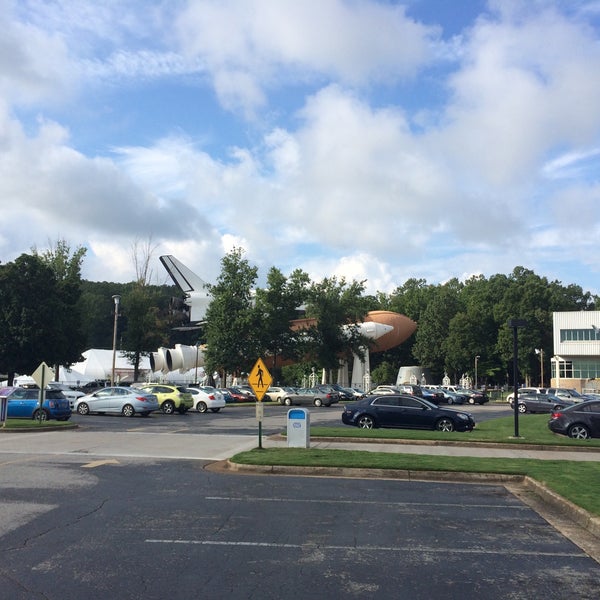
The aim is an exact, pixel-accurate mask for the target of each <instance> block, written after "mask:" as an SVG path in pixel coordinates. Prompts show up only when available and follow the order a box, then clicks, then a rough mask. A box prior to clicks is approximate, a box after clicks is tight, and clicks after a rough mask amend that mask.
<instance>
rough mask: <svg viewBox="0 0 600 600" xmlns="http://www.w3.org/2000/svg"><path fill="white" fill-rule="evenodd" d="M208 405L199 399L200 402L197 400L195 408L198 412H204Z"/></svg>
mask: <svg viewBox="0 0 600 600" xmlns="http://www.w3.org/2000/svg"><path fill="white" fill-rule="evenodd" d="M207 408H208V407H207V406H206V402H202V400H200V402H198V404H196V410H197V411H198V412H201V413H204V412H206V409H207Z"/></svg>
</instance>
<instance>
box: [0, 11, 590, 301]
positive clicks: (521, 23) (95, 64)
mask: <svg viewBox="0 0 600 600" xmlns="http://www.w3.org/2000/svg"><path fill="white" fill-rule="evenodd" d="M0 25H1V26H2V31H3V39H2V41H0V203H1V204H0V206H1V208H2V218H1V220H0V261H2V262H7V261H10V260H14V259H15V258H16V257H17V256H19V255H20V254H21V253H23V252H29V251H30V250H31V248H32V247H34V246H35V247H37V248H38V249H45V248H47V247H48V245H49V244H51V243H52V242H53V241H56V240H57V239H65V240H67V241H68V242H69V243H70V245H71V247H73V248H74V247H76V246H79V245H81V246H85V247H86V248H87V254H86V258H85V261H84V269H83V276H84V277H85V278H86V279H91V280H94V281H130V280H132V279H133V278H134V276H135V269H134V261H133V258H132V255H133V252H134V250H133V249H134V247H135V246H136V244H137V246H138V248H139V247H140V246H144V245H147V244H150V245H151V246H152V247H153V248H154V257H155V260H154V261H153V265H152V268H153V273H154V277H155V279H156V281H157V282H158V283H162V282H164V281H168V279H167V276H166V273H165V272H164V270H163V269H162V267H161V265H160V263H159V262H158V256H159V255H160V254H173V255H175V256H176V257H177V258H179V260H181V261H182V262H184V263H185V264H187V265H188V266H189V267H190V268H191V269H192V270H194V271H195V272H196V273H198V275H200V276H201V277H202V278H203V279H205V280H206V281H209V282H211V281H214V280H215V278H216V277H217V276H218V274H219V271H220V260H221V258H222V256H223V255H224V254H225V253H226V252H228V251H229V250H231V249H232V248H233V247H242V248H244V250H245V251H246V257H247V258H248V260H249V261H250V262H251V263H252V264H255V265H257V266H258V267H259V273H260V277H261V278H262V281H259V284H260V283H262V282H264V277H265V276H266V273H267V271H268V269H269V268H270V267H271V266H276V267H278V268H279V269H281V270H282V271H283V272H284V273H286V274H287V273H290V272H291V271H292V270H294V269H296V268H301V269H303V270H305V271H306V272H308V273H309V275H310V276H311V277H312V278H313V279H314V280H320V279H321V278H323V277H325V276H331V275H336V276H338V277H345V278H346V279H349V280H351V279H359V280H363V279H364V280H366V287H367V291H368V292H370V293H374V292H376V291H382V292H391V291H393V290H394V289H395V288H396V287H397V286H399V285H402V284H403V283H404V282H405V281H406V280H407V279H408V278H411V277H417V278H424V279H426V280H427V281H428V282H429V283H442V282H444V281H446V280H448V279H450V278H452V277H458V278H459V279H461V280H462V279H465V278H467V277H469V276H471V275H474V274H482V275H485V276H486V277H489V276H491V275H493V274H496V273H505V274H508V273H510V272H511V271H512V270H513V268H514V267H515V266H523V267H526V268H529V269H532V270H534V271H535V272H536V273H537V274H538V275H541V276H546V277H548V279H550V280H555V279H556V280H559V281H562V282H563V283H564V284H571V283H576V284H579V285H581V286H582V287H583V289H584V290H589V291H591V292H593V293H600V285H599V283H598V277H599V274H600V266H599V263H598V260H597V248H598V243H599V241H600V181H599V180H600V175H599V173H600V168H599V167H600V1H598V0H530V1H527V2H525V1H517V0H489V1H487V2H484V1H469V0H464V1H455V2H449V1H447V0H406V1H405V2H395V1H392V0H387V1H384V0H380V1H374V0H303V1H302V2H298V1H297V0H277V1H274V0H218V1H217V0H210V1H208V0H188V1H183V0H163V1H158V0H155V1H153V0H98V1H96V2H82V1H77V0H56V1H52V0H14V1H11V0H0Z"/></svg>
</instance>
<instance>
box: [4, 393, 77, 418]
mask: <svg viewBox="0 0 600 600" xmlns="http://www.w3.org/2000/svg"><path fill="white" fill-rule="evenodd" d="M0 397H5V398H6V401H7V404H6V416H7V418H9V419H39V420H40V421H47V420H48V419H56V420H57V421H68V420H69V419H70V418H71V406H70V404H69V400H68V399H67V398H65V396H64V394H63V393H62V392H61V391H60V390H52V389H47V390H45V393H44V402H43V404H42V408H41V409H40V390H39V389H37V388H23V387H16V386H10V387H5V388H2V389H1V390H0Z"/></svg>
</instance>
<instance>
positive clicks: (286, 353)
mask: <svg viewBox="0 0 600 600" xmlns="http://www.w3.org/2000/svg"><path fill="white" fill-rule="evenodd" d="M139 250H140V249H139V248H134V253H133V256H134V258H133V260H134V262H135V267H136V279H135V280H134V281H132V282H129V283H124V284H122V283H111V282H106V281H104V282H91V281H86V280H82V279H81V266H82V262H83V260H84V257H85V249H83V248H80V247H79V248H76V249H74V250H72V249H71V248H70V246H69V245H68V244H67V242H65V241H63V240H61V241H59V242H56V243H55V244H54V246H53V247H52V248H50V249H49V250H47V251H45V252H38V251H37V250H35V249H34V250H33V251H32V252H31V254H23V255H21V256H20V257H18V258H17V259H16V260H15V261H13V262H11V263H7V264H0V373H3V374H5V375H6V376H7V377H8V379H9V381H12V377H13V376H14V374H15V373H17V374H30V373H32V372H33V371H34V370H35V369H36V368H37V366H38V365H39V364H40V362H41V361H42V360H44V361H46V362H47V363H48V364H50V365H52V366H54V367H55V368H56V371H57V373H58V369H57V366H58V365H63V366H69V365H71V364H73V363H76V362H79V361H80V360H81V353H82V352H83V351H85V350H87V349H89V348H111V347H112V335H113V319H114V308H115V304H114V301H113V296H114V295H115V294H118V295H120V296H121V301H120V303H119V311H120V314H119V315H118V325H119V326H118V340H117V348H118V349H119V350H122V351H124V352H125V353H126V354H127V356H128V357H129V359H130V361H131V363H132V365H134V368H135V370H136V379H137V370H138V367H139V361H140V358H141V357H142V356H144V355H148V354H149V353H150V352H155V351H156V350H157V348H158V347H160V346H167V347H172V346H173V345H175V344H176V343H181V344H189V345H195V344H206V350H205V368H206V369H207V371H208V372H213V371H219V372H221V373H229V374H238V375H239V374H242V373H247V372H249V370H250V369H251V367H252V365H253V364H254V362H255V361H256V359H257V358H258V357H259V356H260V357H268V360H269V364H270V365H271V367H270V368H271V369H272V375H273V377H274V380H275V381H277V382H280V383H282V384H283V383H290V384H296V383H298V382H300V381H301V380H302V378H303V376H304V375H306V374H308V373H310V372H311V370H312V368H313V367H315V368H317V369H321V368H325V369H327V370H330V371H332V372H333V371H335V370H336V369H337V367H338V366H339V362H340V359H342V358H347V359H350V358H351V356H352V354H353V353H356V354H359V355H361V354H362V352H363V349H364V347H365V344H366V340H365V339H363V338H362V336H361V335H360V333H359V331H358V330H357V329H356V328H353V327H352V324H353V323H360V322H361V321H362V320H363V319H364V317H365V315H366V314H367V312H368V311H371V310H389V311H394V312H398V313H400V314H404V315H406V316H407V317H409V318H411V319H413V320H414V321H415V322H416V323H417V324H418V328H417V331H416V333H415V334H414V335H413V336H412V337H411V338H410V339H408V340H407V341H405V342H404V343H403V344H401V345H400V346H399V347H397V348H393V349H390V350H388V351H386V352H378V353H373V354H371V378H372V380H373V382H374V383H389V382H395V380H396V374H397V372H398V368H399V366H401V365H404V366H410V365H420V366H421V367H426V368H428V369H429V370H430V372H431V374H432V376H433V378H434V380H435V381H438V382H439V381H441V379H442V377H443V376H444V374H447V375H448V376H449V377H450V378H451V380H452V381H453V382H456V381H458V379H459V378H460V377H461V376H462V375H463V374H469V375H471V376H472V375H473V370H474V360H475V357H476V356H477V357H478V365H479V377H478V378H479V380H480V382H484V383H488V384H496V383H498V384H502V383H506V382H510V380H511V377H512V352H513V348H512V329H510V328H509V327H508V326H507V321H508V320H509V319H510V318H520V319H525V320H526V321H527V327H526V328H523V329H519V332H518V335H519V348H520V351H519V371H520V374H519V375H520V377H521V378H523V379H525V378H531V379H533V380H535V379H536V377H537V376H538V374H539V372H540V362H539V356H538V355H536V354H535V352H534V349H536V348H537V349H542V350H543V355H542V356H543V357H545V360H546V361H547V363H548V364H547V365H545V366H544V370H545V372H548V371H549V359H550V357H551V356H552V353H553V348H552V345H553V340H552V313H553V312H556V311H578V310H595V309H596V305H597V303H598V297H597V296H593V295H592V294H591V293H590V292H584V291H583V289H582V288H581V287H580V286H578V285H576V284H569V285H563V284H562V283H561V282H559V281H549V280H548V279H547V278H545V277H541V276H539V275H536V274H535V273H534V272H533V271H531V270H528V269H525V268H523V267H516V268H515V269H514V270H513V271H512V273H510V274H509V275H503V274H497V275H493V276H491V277H490V278H486V277H483V276H475V277H472V278H470V279H468V280H467V281H464V282H461V281H459V280H458V279H451V280H449V281H447V282H445V283H443V284H428V283H427V281H426V280H424V279H409V280H407V281H406V282H404V283H403V284H402V285H400V286H398V287H397V288H396V289H395V290H394V291H392V292H391V293H383V292H379V293H377V294H375V295H365V283H366V282H365V281H356V280H353V281H347V280H345V279H344V278H337V277H327V278H324V279H323V280H321V281H318V282H314V281H311V280H310V277H309V276H308V274H307V273H306V272H304V271H303V270H302V269H296V270H295V271H293V272H292V273H291V274H290V275H287V276H286V275H284V274H283V273H282V272H281V271H280V270H279V269H277V268H275V267H272V268H271V269H270V270H269V272H268V274H267V277H266V285H265V287H264V288H261V287H257V285H256V283H257V281H258V269H257V267H255V266H253V265H251V264H250V263H249V261H248V260H247V259H246V258H245V256H244V254H245V253H244V251H243V249H241V248H234V249H233V250H232V251H231V252H229V253H228V254H226V255H225V256H224V257H223V259H222V261H221V272H220V275H219V277H218V278H217V280H216V282H215V283H214V284H213V285H211V286H210V292H211V296H212V301H211V303H210V305H209V307H208V310H207V315H206V321H205V322H204V323H203V324H201V326H200V328H199V329H194V330H189V329H188V328H186V327H185V325H186V324H187V323H186V318H187V317H186V315H185V312H184V311H182V310H181V307H182V302H181V293H180V292H179V291H178V289H177V288H176V287H174V286H171V285H156V284H152V283H151V273H150V264H151V259H152V250H151V248H150V246H146V247H145V248H144V249H142V252H141V253H140V251H139ZM299 309H301V310H299ZM299 316H304V317H306V318H308V319H313V320H312V321H306V322H305V326H304V327H302V328H299V329H291V328H290V321H292V320H294V319H297V318H298V317H299ZM181 326H184V327H181ZM350 364H351V362H350Z"/></svg>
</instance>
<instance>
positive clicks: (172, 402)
mask: <svg viewBox="0 0 600 600" xmlns="http://www.w3.org/2000/svg"><path fill="white" fill-rule="evenodd" d="M140 389H142V390H144V391H145V392H148V393H149V394H154V395H155V396H156V397H157V398H158V404H159V406H160V410H162V412H163V413H165V414H166V415H170V414H173V413H174V412H175V411H177V412H178V413H179V414H182V415H183V414H185V413H186V412H187V411H188V410H189V409H190V408H192V406H194V400H193V398H192V395H191V394H190V393H189V392H186V390H185V388H184V387H182V386H179V385H167V384H164V383H149V384H146V385H144V386H142V387H141V388H140Z"/></svg>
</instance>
